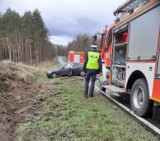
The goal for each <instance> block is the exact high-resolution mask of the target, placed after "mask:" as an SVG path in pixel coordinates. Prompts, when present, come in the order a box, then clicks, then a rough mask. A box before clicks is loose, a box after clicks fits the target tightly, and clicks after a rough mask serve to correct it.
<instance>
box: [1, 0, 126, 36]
mask: <svg viewBox="0 0 160 141" xmlns="http://www.w3.org/2000/svg"><path fill="white" fill-rule="evenodd" d="M125 1H126V0H112V1H109V0H94V1H93V0H67V1H66V0H45V1H43V0H34V1H33V0H27V1H23V0H14V1H13V0H0V5H1V7H0V11H1V12H4V11H5V9H7V8H8V7H10V8H11V9H13V10H16V11H17V12H19V13H20V14H21V15H22V14H23V13H24V12H25V11H29V10H31V11H33V10H34V9H36V8H38V9H39V10H40V11H41V14H42V17H43V19H44V21H45V24H46V27H47V28H48V29H49V31H50V34H52V35H59V36H63V35H64V36H72V37H73V36H75V35H77V34H84V33H86V34H93V33H95V32H97V31H102V29H103V27H104V26H105V25H106V24H110V23H111V22H112V21H113V19H114V17H113V10H115V8H117V7H118V6H119V5H121V4H122V3H123V2H125Z"/></svg>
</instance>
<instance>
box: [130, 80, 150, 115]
mask: <svg viewBox="0 0 160 141" xmlns="http://www.w3.org/2000/svg"><path fill="white" fill-rule="evenodd" d="M130 101H131V109H132V110H133V112H134V113H135V114H136V115H138V116H140V117H146V116H147V117H148V116H151V114H152V111H153V101H152V100H150V99H149V91H148V85H147V82H146V80H145V79H143V78H141V79H137V80H136V81H135V82H134V84H133V86H132V89H131V96H130Z"/></svg>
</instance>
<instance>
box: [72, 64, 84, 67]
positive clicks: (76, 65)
mask: <svg viewBox="0 0 160 141" xmlns="http://www.w3.org/2000/svg"><path fill="white" fill-rule="evenodd" d="M82 66H83V65H82V64H80V63H74V64H73V67H82Z"/></svg>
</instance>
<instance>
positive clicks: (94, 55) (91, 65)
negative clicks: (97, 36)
mask: <svg viewBox="0 0 160 141" xmlns="http://www.w3.org/2000/svg"><path fill="white" fill-rule="evenodd" d="M98 59H99V53H98V52H92V51H90V52H88V62H87V65H86V68H87V69H98V68H99V64H98Z"/></svg>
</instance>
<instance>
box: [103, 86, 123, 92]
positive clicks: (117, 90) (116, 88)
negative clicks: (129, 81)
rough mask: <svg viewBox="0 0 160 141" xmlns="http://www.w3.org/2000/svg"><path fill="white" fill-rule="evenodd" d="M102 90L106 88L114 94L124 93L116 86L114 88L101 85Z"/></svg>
mask: <svg viewBox="0 0 160 141" xmlns="http://www.w3.org/2000/svg"><path fill="white" fill-rule="evenodd" d="M102 87H103V88H106V89H108V90H110V91H112V92H115V93H124V92H126V91H125V90H124V89H123V88H119V87H117V86H114V85H103V86H102Z"/></svg>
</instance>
